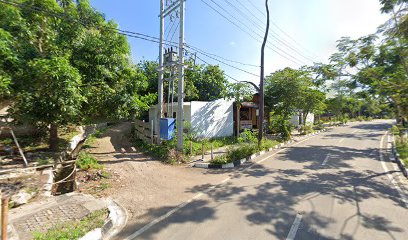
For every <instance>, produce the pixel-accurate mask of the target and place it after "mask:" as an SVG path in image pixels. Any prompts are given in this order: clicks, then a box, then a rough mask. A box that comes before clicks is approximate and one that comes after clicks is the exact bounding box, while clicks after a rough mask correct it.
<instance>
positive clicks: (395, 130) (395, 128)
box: [391, 125, 400, 136]
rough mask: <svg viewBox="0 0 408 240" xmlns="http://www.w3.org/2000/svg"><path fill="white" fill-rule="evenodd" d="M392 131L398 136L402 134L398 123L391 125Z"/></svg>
mask: <svg viewBox="0 0 408 240" xmlns="http://www.w3.org/2000/svg"><path fill="white" fill-rule="evenodd" d="M391 132H392V134H394V135H395V136H398V135H399V134H400V129H399V128H398V127H397V126H396V125H393V126H392V127H391Z"/></svg>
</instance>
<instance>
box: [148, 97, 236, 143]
mask: <svg viewBox="0 0 408 240" xmlns="http://www.w3.org/2000/svg"><path fill="white" fill-rule="evenodd" d="M233 106H234V101H233V100H224V99H218V100H215V101H211V102H204V101H192V102H185V103H184V123H185V125H186V124H188V125H190V127H191V130H192V132H194V133H195V135H196V136H197V137H198V138H217V137H227V136H232V135H233V134H234V118H233V116H234V113H233V111H234V109H233ZM162 108H163V114H164V116H166V117H167V116H169V117H173V118H177V102H175V103H173V107H172V106H171V104H170V106H169V105H168V104H167V103H165V104H163V105H162ZM168 109H169V110H170V111H168ZM171 109H173V111H172V112H171ZM157 111H158V105H155V106H153V107H151V108H150V110H149V120H153V121H156V116H157ZM154 126H156V124H154Z"/></svg>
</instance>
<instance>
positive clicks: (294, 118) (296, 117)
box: [290, 113, 314, 127]
mask: <svg viewBox="0 0 408 240" xmlns="http://www.w3.org/2000/svg"><path fill="white" fill-rule="evenodd" d="M290 122H291V123H292V124H293V125H295V126H296V127H297V126H299V114H294V115H293V116H292V118H291V119H290ZM313 123H314V114H313V113H309V114H308V115H307V117H306V124H313Z"/></svg>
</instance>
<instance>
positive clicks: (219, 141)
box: [184, 137, 238, 155]
mask: <svg viewBox="0 0 408 240" xmlns="http://www.w3.org/2000/svg"><path fill="white" fill-rule="evenodd" d="M203 143H204V151H208V150H210V149H211V145H212V147H213V149H217V148H221V147H225V146H230V145H234V144H236V143H238V141H237V140H236V138H235V137H223V138H213V139H209V140H203V141H194V140H193V146H192V153H190V140H187V139H186V140H185V141H184V152H185V153H186V154H187V155H201V153H202V145H203Z"/></svg>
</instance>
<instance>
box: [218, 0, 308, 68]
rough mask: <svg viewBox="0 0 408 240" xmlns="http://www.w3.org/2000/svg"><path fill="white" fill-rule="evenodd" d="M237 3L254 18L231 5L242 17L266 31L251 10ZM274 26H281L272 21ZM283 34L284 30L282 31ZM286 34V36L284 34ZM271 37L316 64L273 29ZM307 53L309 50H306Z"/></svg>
mask: <svg viewBox="0 0 408 240" xmlns="http://www.w3.org/2000/svg"><path fill="white" fill-rule="evenodd" d="M224 1H226V2H229V1H228V0H224ZM236 2H237V3H238V4H239V5H241V6H242V7H243V8H244V9H245V10H246V11H247V12H248V13H249V14H250V15H251V16H252V17H253V18H251V17H248V15H246V14H245V13H244V12H243V11H241V10H240V9H239V8H237V7H236V6H235V5H233V4H230V5H231V6H232V7H233V8H234V9H237V10H238V11H239V12H240V13H241V14H242V15H245V17H246V18H247V19H248V20H250V21H251V23H252V24H254V25H256V26H258V28H259V29H261V31H263V30H264V28H263V27H262V26H263V25H264V22H263V21H262V20H261V19H259V18H258V16H256V15H255V14H254V13H253V12H252V11H251V10H250V9H248V8H247V7H246V6H245V5H244V4H243V3H242V2H241V1H240V0H236ZM254 19H256V20H258V22H259V23H261V25H259V23H257V22H255V21H254ZM270 22H271V23H272V24H274V25H275V26H276V27H277V28H278V29H280V28H279V26H277V25H276V24H275V23H273V21H270ZM280 30H281V31H282V32H283V30H282V29H280ZM284 34H286V33H285V32H284ZM286 35H287V36H289V35H288V34H286ZM270 36H271V37H272V38H273V39H275V40H276V41H278V42H279V43H281V44H283V45H284V46H286V47H287V48H289V49H291V50H293V51H294V52H296V53H297V54H298V55H299V56H301V57H303V58H304V59H307V60H308V61H311V62H314V60H313V59H311V58H310V57H309V56H307V55H306V54H304V53H302V50H300V49H298V48H297V47H295V46H293V45H292V44H291V43H290V42H288V41H286V40H285V39H283V38H282V37H281V36H280V35H279V34H278V33H277V32H276V31H274V30H273V29H270ZM289 37H290V36H289ZM292 41H295V40H294V39H292ZM306 51H307V50H306Z"/></svg>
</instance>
